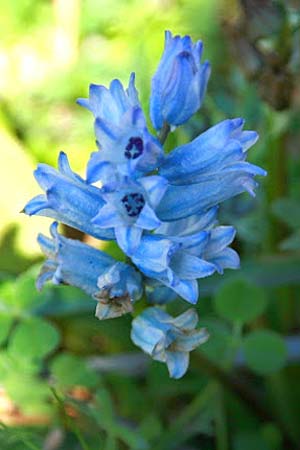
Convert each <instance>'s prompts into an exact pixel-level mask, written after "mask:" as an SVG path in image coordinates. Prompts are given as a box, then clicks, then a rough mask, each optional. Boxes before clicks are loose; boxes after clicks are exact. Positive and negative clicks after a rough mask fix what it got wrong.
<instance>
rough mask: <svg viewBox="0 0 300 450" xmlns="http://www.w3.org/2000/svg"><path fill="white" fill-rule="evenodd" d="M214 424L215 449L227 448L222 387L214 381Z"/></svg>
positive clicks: (224, 449) (222, 449) (227, 449)
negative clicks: (215, 392)
mask: <svg viewBox="0 0 300 450" xmlns="http://www.w3.org/2000/svg"><path fill="white" fill-rule="evenodd" d="M216 391H217V395H216V400H215V424H216V450H229V447H228V430H227V421H226V411H225V404H224V389H223V386H222V385H221V384H220V383H218V382H217V383H216Z"/></svg>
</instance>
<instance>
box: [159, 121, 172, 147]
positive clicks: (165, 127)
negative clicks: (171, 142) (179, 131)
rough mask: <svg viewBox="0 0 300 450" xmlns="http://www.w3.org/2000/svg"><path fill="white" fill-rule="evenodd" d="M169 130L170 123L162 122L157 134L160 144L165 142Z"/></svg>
mask: <svg viewBox="0 0 300 450" xmlns="http://www.w3.org/2000/svg"><path fill="white" fill-rule="evenodd" d="M170 130H171V128H170V125H169V124H168V123H167V122H164V124H163V127H162V129H161V130H160V132H159V135H158V140H159V142H160V143H161V145H164V143H165V142H166V139H167V137H168V134H169V133H170Z"/></svg>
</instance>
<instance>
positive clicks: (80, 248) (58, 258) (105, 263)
mask: <svg viewBox="0 0 300 450" xmlns="http://www.w3.org/2000/svg"><path fill="white" fill-rule="evenodd" d="M57 227H58V224H57V222H54V223H53V224H52V226H51V228H50V232H51V236H52V238H48V237H47V236H44V235H42V234H40V235H39V237H38V242H39V244H40V247H41V249H42V251H43V252H44V253H45V255H46V256H47V260H46V261H45V263H44V264H43V267H42V269H41V272H40V275H39V277H38V280H37V287H38V289H41V288H42V287H43V285H44V284H45V283H46V282H47V281H49V280H51V281H52V283H54V284H69V285H72V286H75V287H78V288H80V289H82V290H83V291H85V292H86V293H87V294H89V295H91V296H92V297H93V298H95V299H96V300H98V306H97V309H96V315H97V317H99V318H100V319H108V318H112V317H118V316H120V315H122V314H125V313H126V312H130V311H132V302H133V301H135V300H137V299H139V298H140V297H141V295H142V283H141V281H142V279H141V276H140V274H139V273H138V272H137V271H136V270H134V268H133V267H131V266H129V265H128V264H125V263H122V262H118V261H116V260H115V259H114V258H112V257H111V256H110V255H108V254H107V253H105V252H102V251H100V250H97V249H95V248H93V247H91V246H89V245H86V244H84V243H82V242H80V241H77V240H74V239H68V238H65V237H63V236H61V235H60V234H59V233H58V231H57Z"/></svg>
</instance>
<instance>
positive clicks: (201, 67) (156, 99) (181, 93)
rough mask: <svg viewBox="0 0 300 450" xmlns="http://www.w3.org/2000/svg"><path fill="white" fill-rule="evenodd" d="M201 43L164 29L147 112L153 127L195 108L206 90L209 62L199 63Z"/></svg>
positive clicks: (177, 121)
mask: <svg viewBox="0 0 300 450" xmlns="http://www.w3.org/2000/svg"><path fill="white" fill-rule="evenodd" d="M202 50H203V45H202V42H201V41H198V42H196V44H193V42H192V40H191V38H190V36H184V37H180V36H174V37H173V36H172V33H171V32H170V31H166V33H165V49H164V52H163V55H162V58H161V60H160V63H159V66H158V68H157V71H156V73H155V75H154V77H153V79H152V92H151V98H150V116H151V120H152V123H153V126H154V128H155V129H156V130H161V129H162V128H163V126H164V124H165V123H167V124H168V125H171V126H173V127H175V126H178V125H181V124H183V123H184V122H186V121H187V120H188V119H189V118H190V117H191V116H192V115H193V114H194V113H195V112H197V111H198V109H199V108H200V106H201V104H202V100H203V97H204V94H205V91H206V85H207V82H208V79H209V75H210V64H209V63H208V62H207V61H205V62H204V63H203V64H201V63H200V60H201V56H202Z"/></svg>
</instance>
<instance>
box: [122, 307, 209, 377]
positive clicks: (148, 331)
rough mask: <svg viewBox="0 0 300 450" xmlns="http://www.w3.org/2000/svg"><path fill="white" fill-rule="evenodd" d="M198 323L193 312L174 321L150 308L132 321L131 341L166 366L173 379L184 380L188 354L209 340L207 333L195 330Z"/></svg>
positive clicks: (165, 314) (170, 317)
mask: <svg viewBox="0 0 300 450" xmlns="http://www.w3.org/2000/svg"><path fill="white" fill-rule="evenodd" d="M197 323H198V316H197V313H196V311H195V310H193V309H189V310H188V311H186V312H185V313H183V314H181V315H180V316H178V317H176V318H174V317H172V316H170V315H169V314H167V313H166V312H165V311H163V310H161V309H160V308H157V307H153V308H147V309H145V310H144V311H143V312H142V314H140V315H139V316H137V317H136V318H135V319H134V320H133V321H132V331H131V339H132V341H133V342H134V343H135V345H137V346H138V347H140V348H141V349H142V350H143V351H144V352H145V353H148V354H149V355H150V356H151V357H152V358H153V359H154V360H156V361H161V362H165V363H166V364H167V367H168V370H169V374H170V376H171V377H172V378H181V377H182V376H183V375H184V374H185V372H186V371H187V369H188V365H189V356H190V355H189V353H190V352H191V351H192V350H194V349H195V348H196V347H198V346H199V345H201V344H203V343H204V342H206V340H207V339H208V335H207V333H206V330H205V329H200V330H196V329H195V328H196V326H197Z"/></svg>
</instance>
